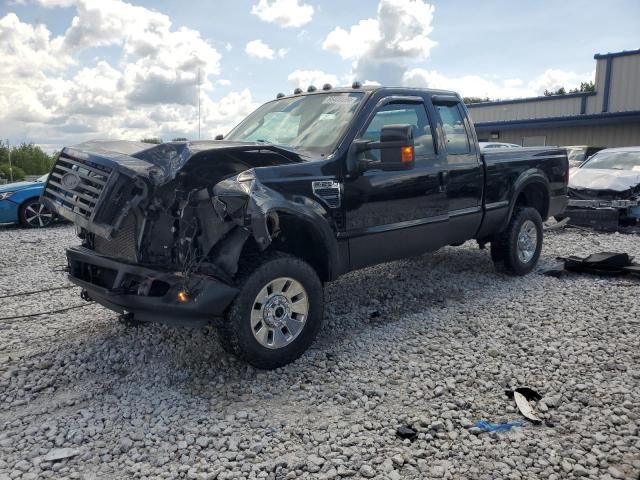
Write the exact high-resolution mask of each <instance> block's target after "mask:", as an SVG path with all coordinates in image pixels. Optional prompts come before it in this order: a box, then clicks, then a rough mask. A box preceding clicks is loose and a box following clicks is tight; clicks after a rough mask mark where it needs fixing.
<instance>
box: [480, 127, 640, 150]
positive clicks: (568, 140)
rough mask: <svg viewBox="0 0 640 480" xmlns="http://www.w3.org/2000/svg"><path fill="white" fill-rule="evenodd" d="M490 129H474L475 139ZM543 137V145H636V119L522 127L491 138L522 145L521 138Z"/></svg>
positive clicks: (638, 139)
mask: <svg viewBox="0 0 640 480" xmlns="http://www.w3.org/2000/svg"><path fill="white" fill-rule="evenodd" d="M494 130H495V129H492V130H481V129H479V130H478V137H479V138H489V133H490V131H494ZM537 136H545V137H546V142H545V144H546V145H600V146H605V147H629V146H640V122H626V123H618V124H615V123H614V124H606V125H589V126H574V127H551V128H550V127H545V128H522V129H513V130H502V131H500V138H499V139H494V140H493V141H499V142H507V143H517V144H518V145H522V142H523V139H524V137H537Z"/></svg>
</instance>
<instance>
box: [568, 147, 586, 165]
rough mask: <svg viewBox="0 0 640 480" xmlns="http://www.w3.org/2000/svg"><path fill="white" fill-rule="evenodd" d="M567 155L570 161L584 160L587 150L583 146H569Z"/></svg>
mask: <svg viewBox="0 0 640 480" xmlns="http://www.w3.org/2000/svg"><path fill="white" fill-rule="evenodd" d="M567 157H568V159H569V161H570V162H584V157H585V151H584V149H583V148H567Z"/></svg>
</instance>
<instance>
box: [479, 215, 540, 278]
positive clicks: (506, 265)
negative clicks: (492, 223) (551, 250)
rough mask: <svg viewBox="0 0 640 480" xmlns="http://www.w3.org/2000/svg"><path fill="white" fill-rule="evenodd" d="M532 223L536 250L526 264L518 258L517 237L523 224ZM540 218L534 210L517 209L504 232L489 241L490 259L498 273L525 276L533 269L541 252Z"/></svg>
mask: <svg viewBox="0 0 640 480" xmlns="http://www.w3.org/2000/svg"><path fill="white" fill-rule="evenodd" d="M527 221H531V222H533V224H534V225H535V228H536V232H537V237H536V248H535V253H534V255H533V257H531V259H530V260H529V261H527V262H526V263H525V262H523V261H522V260H521V259H520V258H519V257H518V235H519V233H520V229H521V227H522V226H523V224H524V223H525V222H527ZM542 240H543V230H542V218H541V217H540V213H538V211H537V210H536V209H535V208H531V207H517V208H516V209H515V210H514V212H513V214H512V216H511V220H510V221H509V225H508V226H507V228H506V229H505V230H503V231H502V232H500V233H497V234H496V235H495V236H494V237H493V239H492V240H491V259H492V260H493V263H494V264H495V266H496V269H497V270H498V271H502V272H504V273H507V274H510V275H526V274H527V273H529V272H531V270H533V269H534V268H535V266H536V265H537V263H538V259H539V258H540V252H541V250H542Z"/></svg>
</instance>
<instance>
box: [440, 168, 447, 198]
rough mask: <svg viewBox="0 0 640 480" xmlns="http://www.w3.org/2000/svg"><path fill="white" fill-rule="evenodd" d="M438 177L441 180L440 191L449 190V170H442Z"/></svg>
mask: <svg viewBox="0 0 640 480" xmlns="http://www.w3.org/2000/svg"><path fill="white" fill-rule="evenodd" d="M438 179H439V180H440V188H439V190H440V192H441V193H442V192H446V191H447V183H449V172H448V171H447V170H442V171H440V172H438Z"/></svg>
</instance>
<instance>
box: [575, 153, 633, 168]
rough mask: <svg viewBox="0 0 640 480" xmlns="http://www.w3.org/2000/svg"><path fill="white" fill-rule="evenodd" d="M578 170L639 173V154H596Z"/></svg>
mask: <svg viewBox="0 0 640 480" xmlns="http://www.w3.org/2000/svg"><path fill="white" fill-rule="evenodd" d="M580 168H604V169H610V170H635V171H640V152H598V153H596V154H595V155H594V156H593V157H591V158H590V159H589V160H587V161H586V162H585V163H584V164H582V166H581V167H580Z"/></svg>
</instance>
